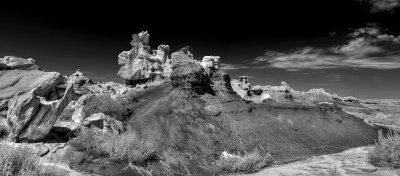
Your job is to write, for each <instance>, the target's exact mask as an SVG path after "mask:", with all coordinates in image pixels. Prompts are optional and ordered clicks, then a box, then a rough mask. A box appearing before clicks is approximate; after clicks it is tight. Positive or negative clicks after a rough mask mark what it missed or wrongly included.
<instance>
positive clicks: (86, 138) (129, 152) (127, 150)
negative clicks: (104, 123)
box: [70, 130, 156, 165]
mask: <svg viewBox="0 0 400 176" xmlns="http://www.w3.org/2000/svg"><path fill="white" fill-rule="evenodd" d="M70 145H71V146H73V147H74V148H76V149H77V150H80V151H84V152H86V153H87V154H89V155H97V156H107V157H109V158H110V159H112V160H114V161H117V162H128V163H131V164H134V165H146V164H147V162H148V161H150V160H152V159H155V158H156V149H155V146H154V145H153V143H152V142H150V141H145V140H143V139H139V138H138V137H137V136H136V135H135V134H134V133H133V132H130V131H126V132H124V133H122V134H118V133H113V134H104V135H101V136H98V135H96V134H94V132H92V131H91V130H82V131H81V132H80V134H79V136H78V137H77V138H75V139H73V140H71V141H70Z"/></svg>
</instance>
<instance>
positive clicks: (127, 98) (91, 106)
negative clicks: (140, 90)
mask: <svg viewBox="0 0 400 176" xmlns="http://www.w3.org/2000/svg"><path fill="white" fill-rule="evenodd" d="M137 101H138V100H137V97H136V96H135V94H134V93H128V94H126V95H124V96H121V97H119V98H117V99H116V100H114V99H113V98H111V95H108V94H103V95H96V96H95V97H94V98H93V99H92V100H91V101H90V102H88V103H87V104H86V105H85V107H84V111H85V112H86V113H87V114H88V115H90V114H95V113H100V112H101V113H104V114H106V115H108V116H110V117H112V118H114V119H117V120H119V121H125V120H126V118H129V117H130V115H131V112H132V110H131V106H132V105H133V104H134V103H135V102H137Z"/></svg>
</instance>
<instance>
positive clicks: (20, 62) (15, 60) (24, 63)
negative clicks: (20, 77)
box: [0, 56, 40, 71]
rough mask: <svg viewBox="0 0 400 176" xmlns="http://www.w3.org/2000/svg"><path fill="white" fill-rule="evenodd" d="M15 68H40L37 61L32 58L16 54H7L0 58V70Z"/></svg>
mask: <svg viewBox="0 0 400 176" xmlns="http://www.w3.org/2000/svg"><path fill="white" fill-rule="evenodd" d="M14 69H21V70H38V69H40V68H39V66H37V65H36V61H35V60H34V59H32V58H28V59H24V58H22V57H16V56H5V57H3V58H0V71H1V70H14Z"/></svg>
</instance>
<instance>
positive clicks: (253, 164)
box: [216, 148, 273, 173]
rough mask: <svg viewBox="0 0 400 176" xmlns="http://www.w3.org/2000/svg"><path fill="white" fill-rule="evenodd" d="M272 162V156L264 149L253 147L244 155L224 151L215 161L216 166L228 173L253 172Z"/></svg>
mask: <svg viewBox="0 0 400 176" xmlns="http://www.w3.org/2000/svg"><path fill="white" fill-rule="evenodd" d="M272 163H273V158H272V156H271V155H270V154H269V153H268V152H265V151H262V150H260V149H257V148H256V149H255V150H253V151H251V152H245V153H244V155H232V154H227V153H225V156H224V155H221V157H220V158H219V160H217V161H216V166H217V167H218V168H219V169H220V170H222V171H225V172H229V173H253V172H257V171H259V170H260V169H262V168H264V167H267V166H270V165H272Z"/></svg>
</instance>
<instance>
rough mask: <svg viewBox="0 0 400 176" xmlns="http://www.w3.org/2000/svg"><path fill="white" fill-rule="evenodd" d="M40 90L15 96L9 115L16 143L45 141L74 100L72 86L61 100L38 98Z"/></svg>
mask: <svg viewBox="0 0 400 176" xmlns="http://www.w3.org/2000/svg"><path fill="white" fill-rule="evenodd" d="M38 90H39V89H32V90H31V91H30V92H28V93H25V94H23V95H20V96H15V97H14V98H13V99H12V100H11V101H10V103H9V110H8V113H7V119H8V123H9V125H10V127H11V134H10V138H11V139H12V140H14V141H39V140H43V139H44V138H45V137H46V135H47V134H48V133H49V132H50V130H51V128H52V127H53V125H54V124H55V123H56V121H57V119H58V117H59V116H60V115H61V113H62V111H63V110H64V108H65V107H66V106H67V105H68V104H69V102H70V101H72V99H73V98H74V93H73V89H72V85H70V86H69V87H68V88H67V91H66V93H65V95H64V96H63V97H62V98H61V99H60V100H54V101H48V100H46V99H45V98H43V97H40V96H37V95H38V93H37V91H38Z"/></svg>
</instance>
